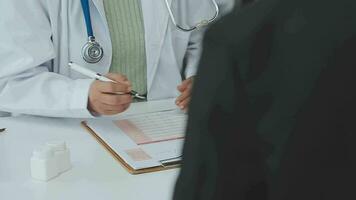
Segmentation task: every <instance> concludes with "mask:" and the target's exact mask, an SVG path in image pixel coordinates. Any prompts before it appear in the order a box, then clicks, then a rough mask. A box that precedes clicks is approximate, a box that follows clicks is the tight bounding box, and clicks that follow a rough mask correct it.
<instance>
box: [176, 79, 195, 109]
mask: <svg viewBox="0 0 356 200" xmlns="http://www.w3.org/2000/svg"><path fill="white" fill-rule="evenodd" d="M193 82H194V76H192V77H190V78H188V79H186V80H184V81H183V82H182V84H180V85H179V86H178V87H177V89H178V91H179V92H180V93H181V94H180V96H179V97H177V100H176V104H177V106H178V107H179V108H180V109H182V110H184V111H187V110H188V107H189V102H190V98H191V93H192V89H193Z"/></svg>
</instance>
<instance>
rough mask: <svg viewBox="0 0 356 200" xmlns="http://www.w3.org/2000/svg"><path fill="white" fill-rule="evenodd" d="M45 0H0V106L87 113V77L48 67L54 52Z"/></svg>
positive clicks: (39, 112) (65, 114) (13, 110)
mask: <svg viewBox="0 0 356 200" xmlns="http://www.w3.org/2000/svg"><path fill="white" fill-rule="evenodd" d="M47 11H48V9H47V4H46V1H45V0H26V1H23V0H1V1H0V13H1V20H0V38H1V46H0V56H1V59H0V112H8V113H14V114H31V115H40V116H50V117H83V118H85V117H92V115H91V114H90V112H89V111H88V110H87V101H88V91H89V88H90V85H91V83H92V80H89V79H78V80H72V79H70V78H68V77H66V76H63V75H60V74H57V73H53V72H50V71H51V70H52V69H51V66H52V65H51V60H52V59H53V58H54V57H55V55H56V52H55V49H54V47H53V43H52V40H51V36H52V31H51V24H50V20H49V17H48V16H49V15H48V13H47Z"/></svg>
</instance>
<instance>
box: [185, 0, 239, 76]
mask: <svg viewBox="0 0 356 200" xmlns="http://www.w3.org/2000/svg"><path fill="white" fill-rule="evenodd" d="M216 2H217V3H218V5H219V9H220V17H222V16H224V15H226V14H228V13H229V12H231V11H232V10H233V8H234V7H235V5H236V6H238V5H240V2H241V0H236V1H235V0H217V1H216ZM205 30H206V29H201V30H198V31H193V32H192V33H191V35H190V40H189V43H188V48H187V52H186V55H185V59H186V68H185V77H186V78H189V77H192V76H194V75H195V74H196V72H197V69H198V65H199V61H200V56H201V53H202V48H203V46H202V42H203V37H204V33H205Z"/></svg>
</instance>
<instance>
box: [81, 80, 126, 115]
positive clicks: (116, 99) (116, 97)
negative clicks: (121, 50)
mask: <svg viewBox="0 0 356 200" xmlns="http://www.w3.org/2000/svg"><path fill="white" fill-rule="evenodd" d="M106 77H107V78H109V79H111V80H114V81H116V82H117V83H113V82H104V81H100V80H96V81H94V82H93V83H92V85H91V87H90V90H89V100H88V110H89V111H90V112H91V113H92V114H94V115H115V114H118V113H121V112H124V111H125V110H126V109H127V108H128V107H129V106H130V104H131V102H132V98H131V95H130V94H129V92H130V91H131V83H130V82H129V81H128V80H127V78H126V76H124V75H121V74H116V73H109V74H107V75H106ZM118 93H120V94H118Z"/></svg>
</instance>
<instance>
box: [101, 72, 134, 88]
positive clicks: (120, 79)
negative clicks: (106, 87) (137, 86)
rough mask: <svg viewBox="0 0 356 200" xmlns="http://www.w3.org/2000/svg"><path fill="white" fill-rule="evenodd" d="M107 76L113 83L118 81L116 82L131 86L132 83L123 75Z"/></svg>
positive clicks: (112, 74)
mask: <svg viewBox="0 0 356 200" xmlns="http://www.w3.org/2000/svg"><path fill="white" fill-rule="evenodd" d="M105 76H106V77H108V78H109V79H111V80H113V81H116V82H119V83H124V84H127V85H131V83H130V81H129V80H128V79H127V77H126V76H125V75H123V74H119V73H108V74H106V75H105Z"/></svg>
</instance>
